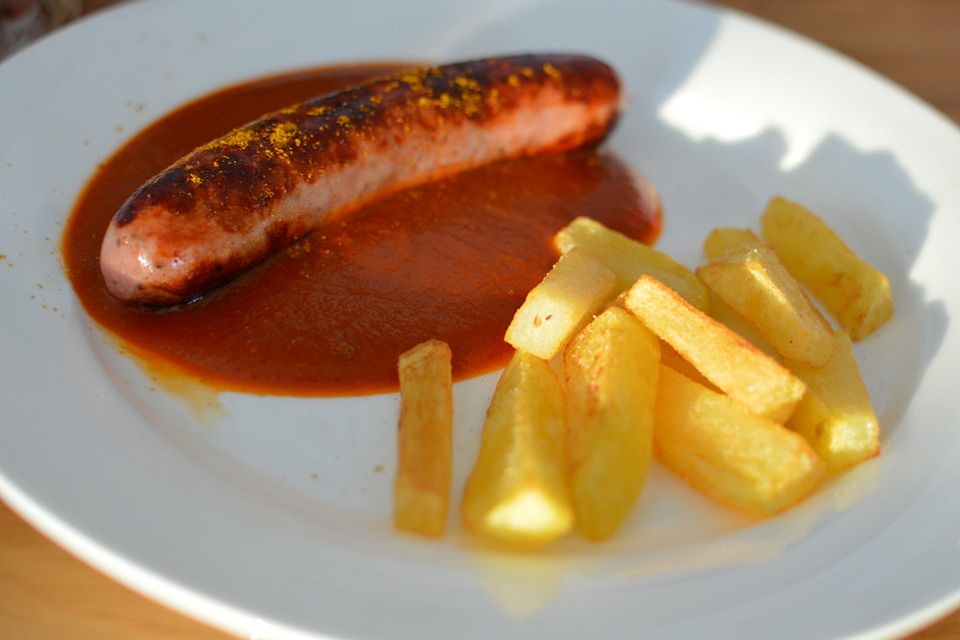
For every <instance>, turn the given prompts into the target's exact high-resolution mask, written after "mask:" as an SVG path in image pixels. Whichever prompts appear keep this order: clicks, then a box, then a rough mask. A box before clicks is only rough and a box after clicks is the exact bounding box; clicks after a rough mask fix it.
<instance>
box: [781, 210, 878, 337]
mask: <svg viewBox="0 0 960 640" xmlns="http://www.w3.org/2000/svg"><path fill="white" fill-rule="evenodd" d="M762 224H763V237H764V239H765V240H766V241H767V243H768V244H769V245H770V246H771V247H773V249H774V250H775V251H776V252H777V255H779V256H780V260H781V261H782V262H783V264H784V265H786V267H787V269H789V270H790V273H792V274H793V275H794V277H795V278H796V279H797V280H799V281H800V282H802V283H803V284H804V285H806V286H807V288H809V289H810V290H811V291H812V292H813V295H815V296H816V297H817V298H818V299H819V300H820V301H821V302H822V303H823V304H824V306H826V307H827V309H829V310H830V312H831V313H833V314H834V315H835V316H836V317H837V320H838V321H839V322H840V326H841V327H843V328H844V329H845V330H846V331H847V332H848V333H849V334H850V337H851V338H853V339H854V340H862V339H863V338H865V337H867V336H868V335H870V334H871V333H873V331H874V330H875V329H876V328H877V327H879V326H880V325H882V324H883V323H884V322H886V321H887V320H888V319H889V318H890V316H891V315H893V297H892V294H891V293H890V282H889V281H888V280H887V277H886V276H885V275H883V274H882V273H881V272H879V271H877V270H876V269H875V268H873V267H872V266H871V265H869V264H867V263H866V262H865V261H864V260H862V259H861V258H860V257H859V256H858V255H857V254H856V253H854V252H853V250H851V249H850V247H848V246H847V245H846V243H845V242H844V241H843V240H842V239H841V238H840V236H838V235H837V234H836V233H835V232H834V231H833V230H832V229H831V228H830V227H828V226H827V224H826V223H825V222H824V221H823V220H821V219H820V218H818V217H817V216H816V215H814V214H813V213H811V212H810V211H808V210H807V209H805V208H803V207H802V206H800V205H799V204H796V203H794V202H790V201H788V200H784V199H783V198H774V199H772V200H771V201H770V204H768V205H767V210H766V211H765V212H764V214H763V220H762Z"/></svg>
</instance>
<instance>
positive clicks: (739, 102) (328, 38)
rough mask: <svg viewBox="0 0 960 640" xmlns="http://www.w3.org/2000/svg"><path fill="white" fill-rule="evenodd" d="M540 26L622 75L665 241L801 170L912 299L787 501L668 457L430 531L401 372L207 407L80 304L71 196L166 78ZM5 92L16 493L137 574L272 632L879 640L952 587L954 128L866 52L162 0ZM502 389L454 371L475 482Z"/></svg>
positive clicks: (158, 98)
mask: <svg viewBox="0 0 960 640" xmlns="http://www.w3.org/2000/svg"><path fill="white" fill-rule="evenodd" d="M543 49H554V50H566V49H570V50H581V51H588V52H592V53H594V54H596V55H598V56H601V57H603V58H606V59H608V60H610V61H611V62H613V63H614V65H615V66H616V67H617V68H618V69H619V70H620V72H621V74H622V76H623V79H624V81H625V85H626V87H627V90H628V92H629V95H630V104H629V110H628V111H627V114H626V116H625V117H624V119H623V121H622V124H621V126H620V127H619V128H618V130H617V131H616V133H615V134H614V136H613V137H612V139H611V141H610V143H609V144H610V145H611V146H612V147H613V148H614V149H615V150H616V151H617V152H618V153H619V154H620V155H622V156H623V157H624V158H625V159H626V160H627V161H628V162H630V163H631V164H632V165H633V166H635V167H636V168H637V169H639V170H641V171H642V172H644V173H645V174H646V175H647V176H648V177H649V178H650V179H651V180H652V181H653V182H654V183H655V184H656V185H657V186H658V187H659V189H660V190H661V192H662V195H663V199H664V203H665V207H666V226H665V230H664V234H663V238H662V242H661V246H662V247H663V248H664V249H666V250H668V251H670V252H672V253H673V254H674V255H676V256H678V257H679V258H680V259H682V260H684V261H685V262H687V263H688V264H694V263H696V261H697V260H698V251H699V242H700V240H701V238H702V237H703V234H704V232H705V230H706V229H707V228H708V226H711V225H719V224H737V225H754V226H755V225H756V222H757V217H758V215H759V212H760V210H761V208H762V205H763V204H764V202H765V200H766V199H767V198H768V197H769V196H770V195H772V194H784V195H787V196H788V197H792V198H794V199H797V200H800V201H802V202H804V203H806V204H808V205H809V206H810V207H812V208H813V209H815V210H817V211H819V212H821V213H822V214H823V215H824V216H825V217H826V218H827V219H828V220H829V221H830V222H831V223H832V224H833V225H835V227H836V228H837V229H838V230H839V231H840V232H841V233H842V234H843V235H844V237H846V238H847V239H848V240H849V242H850V244H852V245H853V246H854V247H855V248H856V249H857V250H859V251H860V252H862V253H863V254H864V255H866V256H867V257H868V258H869V259H870V260H872V261H873V262H875V263H876V264H877V265H878V266H879V267H880V268H881V269H883V270H884V271H885V272H887V273H888V274H890V276H891V283H892V286H893V291H894V296H895V299H896V304H897V314H896V317H895V318H894V320H893V321H892V322H891V323H889V324H888V325H887V326H885V327H884V328H883V329H882V330H881V331H880V332H879V333H878V334H876V335H875V336H874V337H872V338H870V339H869V340H867V341H866V342H864V343H862V344H860V345H858V347H857V354H858V358H859V360H860V362H861V366H862V367H863V369H864V372H865V376H866V380H867V383H868V386H869V389H870V392H871V394H872V396H873V399H874V401H875V404H876V408H877V411H878V413H879V415H880V419H881V423H882V425H883V448H884V452H883V455H882V457H881V458H879V459H877V460H875V461H871V462H870V463H867V464H865V465H862V466H861V467H859V468H857V469H856V470H855V471H853V472H852V473H850V474H848V475H846V476H844V477H843V478H841V479H840V480H839V481H838V482H836V483H834V484H832V485H830V486H828V487H825V488H824V489H823V490H821V491H820V492H819V493H818V494H817V495H816V496H815V497H814V498H813V499H811V500H809V501H807V502H806V503H804V504H802V505H801V506H799V507H798V508H795V509H793V510H791V511H790V512H788V513H787V514H785V515H783V516H781V517H778V518H776V519H773V520H769V521H766V522H759V523H756V522H755V523H751V522H747V521H744V520H743V519H742V518H739V517H738V516H735V515H733V514H730V513H728V512H726V511H724V510H722V509H719V508H716V507H714V506H712V505H710V504H709V503H707V502H706V501H704V500H703V499H701V498H699V497H697V496H696V495H694V494H693V493H692V492H691V491H689V490H688V489H687V488H686V487H684V486H683V485H681V484H680V483H679V482H677V481H676V480H674V479H672V478H671V477H670V476H669V475H667V474H665V473H663V472H660V471H656V472H655V473H654V475H653V477H652V479H651V482H650V485H649V488H648V491H647V492H646V494H645V496H644V497H643V499H642V501H641V503H640V505H639V506H638V508H637V509H636V513H635V515H634V516H633V517H632V518H631V521H630V522H629V523H628V525H627V527H626V529H625V530H624V531H623V532H622V534H620V535H619V536H617V537H616V538H615V539H613V540H611V541H610V542H609V543H606V544H603V545H598V546H591V545H588V544H586V543H583V542H579V541H577V540H575V539H571V540H568V541H565V542H563V543H562V544H559V545H558V546H557V547H555V548H551V549H550V550H547V551H545V552H543V553H539V554H530V555H510V554H500V553H496V552H492V551H488V550H480V549H476V548H472V547H468V546H466V545H465V544H464V536H463V533H462V531H461V530H460V527H459V524H458V523H457V520H456V518H455V516H454V515H451V528H452V532H451V534H450V535H448V537H447V538H446V539H445V540H444V541H442V542H439V543H428V542H422V541H420V540H417V539H412V538H407V537H403V536H400V535H396V534H394V533H393V532H392V531H391V528H390V506H389V504H390V503H389V497H390V484H391V480H392V471H393V466H392V460H393V457H394V441H393V439H394V433H393V430H394V421H395V417H396V411H397V398H396V397H395V396H393V395H386V396H374V397H368V398H361V399H332V400H323V399H284V398H262V397H248V396H242V395H225V396H223V397H222V398H221V402H222V405H223V410H222V412H221V413H220V414H219V415H218V416H217V415H213V416H211V415H206V417H202V416H200V417H198V414H196V413H195V412H194V411H192V410H191V408H190V407H188V406H187V405H186V404H185V403H183V402H182V401H181V400H180V399H179V398H178V397H177V396H173V395H168V394H166V393H164V392H156V391H151V382H150V380H149V379H148V377H147V376H146V375H145V374H144V373H143V372H141V371H140V370H139V369H138V368H137V367H136V366H135V365H133V364H131V362H130V361H128V360H127V359H126V358H125V357H124V356H122V355H119V354H118V353H117V351H116V349H115V348H114V347H113V346H112V345H111V344H110V342H109V341H108V340H106V339H105V338H104V337H103V336H102V335H101V333H100V332H99V331H98V330H97V329H95V328H93V327H91V326H90V322H89V321H88V319H87V318H86V317H85V315H84V313H83V312H82V311H81V310H80V308H79V306H78V303H77V302H76V299H75V297H74V295H73V294H72V292H71V289H70V286H69V284H68V283H67V282H66V280H65V279H64V276H63V274H62V272H61V268H60V262H59V258H58V239H59V236H60V234H61V231H62V225H63V221H64V218H65V216H66V215H67V213H68V212H69V210H70V207H71V204H72V202H73V200H74V198H75V197H76V195H77V192H78V190H79V189H80V188H81V187H82V185H83V184H84V182H85V180H86V179H87V178H88V177H89V176H90V174H91V173H92V172H93V171H94V169H95V167H96V166H97V163H98V162H99V161H101V160H102V159H104V158H105V157H107V156H108V155H109V154H110V153H111V152H112V151H113V150H114V149H115V148H116V147H117V146H118V145H120V144H121V143H122V142H123V141H124V140H125V139H126V138H127V137H128V136H129V135H131V133H133V132H134V131H136V130H138V129H140V128H141V127H143V126H145V125H146V124H147V123H149V122H151V121H152V120H154V119H155V118H157V117H158V116H160V115H161V114H163V113H165V112H167V111H168V110H170V109H171V108H173V107H175V106H176V105H178V104H180V103H182V102H184V101H185V100H188V99H190V98H193V97H195V96H198V95H201V94H203V93H204V92H207V91H209V90H210V89H213V88H215V87H218V86H222V85H225V84H229V83H232V82H235V81H239V80H242V79H245V78H252V77H256V76H259V75H262V74H266V73H270V72H274V71H278V70H283V69H291V68H297V67H304V66H310V65H317V64H325V63H332V62H337V61H352V60H361V59H373V60H383V59H391V58H402V59H410V58H424V59H437V60H449V59H456V58H464V57H471V56H475V55H480V54H494V53H498V52H507V51H518V50H543ZM0 114H2V118H0V141H2V143H0V254H5V256H6V257H5V258H4V259H3V260H2V264H0V295H2V305H3V306H2V309H3V312H2V315H0V328H2V332H0V347H2V348H0V361H2V363H3V367H2V371H0V402H2V413H0V416H2V418H0V419H2V421H3V424H2V428H0V495H2V496H3V498H4V499H5V500H7V501H8V502H9V503H10V504H11V505H13V507H14V508H15V509H17V510H18V511H19V512H20V513H22V514H23V515H24V516H25V517H26V518H27V519H28V520H30V521H31V522H32V523H33V524H34V525H36V526H37V527H39V528H40V529H41V530H43V531H44V532H46V533H47V534H48V535H50V536H51V537H53V538H54V539H55V540H57V541H58V542H59V543H60V544H62V545H63V546H65V547H67V548H68V549H70V550H71V551H73V552H74V553H77V554H78V555H80V556H81V557H83V558H85V559H86V560H88V561H90V562H91V563H93V564H94V565H96V566H97V567H99V568H100V569H102V570H104V571H105V572H107V573H108V574H110V575H112V576H114V577H116V578H117V579H119V580H121V581H122V582H124V583H126V584H128V585H130V586H132V587H133V588H135V589H138V590H140V591H142V592H144V593H146V594H148V595H150V596H152V597H154V598H156V599H158V600H160V601H161V602H164V603H166V604H168V605H170V606H172V607H175V608H177V609H180V610H182V611H184V612H186V613H188V614H190V615H193V616H196V617H197V618H200V619H202V620H205V621H207V622H210V623H212V624H215V625H218V626H220V627H223V628H225V629H228V630H231V631H233V632H236V633H238V634H241V635H245V636H249V637H258V638H260V637H269V638H307V637H311V638H312V637H337V638H363V639H368V638H392V639H397V640H403V639H406V638H427V637H430V638H434V637H436V638H448V637H456V638H492V637H496V638H501V639H504V640H506V639H508V638H591V639H599V638H619V637H637V636H640V635H643V636H644V637H650V638H680V637H686V638H692V637H704V636H707V635H708V634H709V635H710V636H712V637H716V638H733V637H741V636H742V635H751V636H754V637H777V638H782V639H788V638H804V639H809V638H835V637H843V636H851V637H862V638H866V637H880V636H888V635H896V634H900V633H904V632H906V631H908V630H911V629H914V628H916V627H917V626H919V625H921V624H923V623H925V622H928V621H930V620H931V619H932V618H933V617H935V616H937V615H940V614H943V613H945V612H946V611H947V610H948V609H949V608H950V607H952V606H955V604H956V603H957V602H958V600H960V591H958V589H960V510H958V509H956V506H955V505H956V487H957V486H960V465H957V464H956V463H955V461H956V460H957V459H958V456H960V450H958V449H960V447H958V444H960V428H958V427H960V424H958V420H957V402H956V398H955V396H956V394H955V392H954V388H955V386H956V379H957V377H958V376H960V362H958V355H960V348H958V344H957V342H958V337H960V336H958V331H957V327H956V326H955V325H954V324H953V323H954V322H955V321H956V319H957V318H958V317H960V315H958V304H960V291H958V289H957V286H956V284H955V282H956V280H955V278H956V274H957V273H960V258H958V254H960V252H958V251H957V250H956V249H955V243H956V240H957V239H958V238H960V216H958V212H960V179H958V175H957V166H960V135H958V132H957V130H956V129H955V128H954V127H953V126H952V125H951V124H950V123H948V122H947V121H946V120H945V119H944V118H942V117H941V116H939V115H937V114H936V113H934V112H933V111H931V110H930V109H929V108H927V107H926V106H924V105H923V104H921V103H920V102H918V101H917V100H915V99H914V98H912V97H910V96H909V95H906V94H905V93H904V92H903V91H901V90H899V89H897V88H896V87H894V86H892V85H891V84H889V83H888V82H886V81H884V80H883V79H881V78H878V77H876V76H875V75H873V74H871V73H869V72H867V71H865V70H863V69H861V68H858V67H856V66H855V65H853V64H851V63H850V62H848V61H846V60H843V59H840V58H839V57H837V56H836V55H834V54H831V53H830V52H827V51H825V50H823V49H821V48H819V47H817V46H815V45H812V44H810V43H808V42H805V41H802V40H800V39H798V38H796V37H794V36H790V35H788V34H786V33H783V32H781V31H778V30H776V29H773V28H770V27H768V26H765V25H762V24H759V23H757V22H755V21H753V20H750V19H746V18H744V17H742V16H738V15H735V14H731V13H726V12H720V11H716V10H714V9H709V8H705V7H700V6H695V5H688V4H674V3H667V2H662V1H652V0H648V1H637V2H616V1H613V0H601V1H594V2H589V3H588V2H586V1H583V2H578V1H571V0H557V1H544V2H536V1H529V2H525V1H522V0H517V1H512V0H510V1H507V0H493V1H485V2H483V3H475V2H466V1H464V2H440V1H439V0H416V1H415V2H408V3H405V4H403V6H400V3H379V2H375V1H374V0H369V1H362V2H359V1H354V2H349V3H346V2H335V3H334V2H313V1H310V0H295V1H294V0H289V1H287V2H284V3H270V2H263V1H262V0H230V1H228V0H220V1H217V2H214V1H208V2H193V1H191V0H168V1H166V2H143V3H136V4H133V5H128V6H125V7H122V8H119V9H116V10H112V11H107V12H105V13H102V14H98V15H97V16H96V17H94V18H93V19H90V20H86V21H83V22H80V23H78V24H76V25H75V26H72V27H70V28H69V29H66V30H64V31H62V32H60V33H57V34H55V35H53V36H52V37H50V38H48V39H46V40H45V41H43V42H41V43H39V44H38V45H36V46H33V47H31V48H29V49H28V50H26V51H24V52H22V53H20V54H19V55H17V56H15V57H14V58H12V59H10V60H8V61H6V62H4V63H3V64H2V65H0ZM491 386H492V378H491V377H486V378H481V379H476V380H472V381H469V382H465V383H461V384H458V385H457V388H456V402H457V405H456V406H457V425H456V428H457V442H456V451H455V465H456V473H455V485H454V495H456V496H459V493H460V491H461V488H462V482H463V478H464V476H465V474H466V472H467V469H468V467H469V465H470V463H471V462H472V457H473V455H474V453H475V450H476V443H477V437H478V434H479V425H480V423H481V420H482V414H483V410H484V406H485V404H486V402H487V400H488V398H489V394H490V391H491ZM377 465H382V466H383V470H382V471H381V472H379V473H378V472H377V471H375V467H376V466H377ZM454 511H455V510H454Z"/></svg>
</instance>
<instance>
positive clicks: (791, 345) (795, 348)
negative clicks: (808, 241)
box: [697, 245, 834, 367]
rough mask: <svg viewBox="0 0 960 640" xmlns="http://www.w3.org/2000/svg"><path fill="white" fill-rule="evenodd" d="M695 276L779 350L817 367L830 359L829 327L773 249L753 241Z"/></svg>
mask: <svg viewBox="0 0 960 640" xmlns="http://www.w3.org/2000/svg"><path fill="white" fill-rule="evenodd" d="M697 275H698V276H700V279H701V280H703V281H704V282H705V283H707V286H708V287H710V289H711V290H713V292H714V293H716V294H717V295H718V296H720V298H721V299H722V300H723V301H724V302H726V303H727V304H728V305H729V306H730V307H732V308H733V309H734V310H736V311H737V313H739V314H740V315H741V316H743V317H744V318H745V319H746V320H747V321H748V322H750V324H752V325H753V326H754V327H756V329H757V331H759V332H760V334H761V335H762V336H763V337H764V338H765V339H766V340H767V342H769V343H770V344H771V345H772V346H773V348H774V349H776V350H777V352H778V353H780V355H782V356H784V357H785V358H791V359H794V360H799V361H801V362H806V363H808V364H810V365H813V366H815V367H822V366H823V365H825V364H826V363H827V362H828V361H829V360H830V356H832V355H833V348H834V340H833V332H832V331H831V329H830V326H829V325H828V324H827V321H826V320H824V318H823V316H822V315H820V312H819V311H817V309H816V307H814V306H813V304H812V303H811V302H810V300H809V299H808V298H807V295H806V294H805V293H804V292H803V289H802V288H801V287H800V285H799V284H798V283H797V281H796V280H794V279H793V276H791V275H790V273H789V272H788V271H787V269H786V267H784V266H783V264H781V262H780V260H779V259H777V254H776V253H774V252H773V249H770V248H769V247H764V246H760V245H755V246H753V247H749V248H746V249H739V250H735V251H732V252H729V253H727V254H725V255H724V257H722V258H720V259H718V260H717V261H715V262H711V263H709V264H706V265H704V266H702V267H700V268H699V269H697Z"/></svg>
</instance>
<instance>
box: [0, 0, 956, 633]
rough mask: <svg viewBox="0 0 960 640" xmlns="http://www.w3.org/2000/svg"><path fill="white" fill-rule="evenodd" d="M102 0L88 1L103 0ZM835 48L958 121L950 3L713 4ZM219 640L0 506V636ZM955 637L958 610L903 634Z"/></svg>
mask: <svg viewBox="0 0 960 640" xmlns="http://www.w3.org/2000/svg"><path fill="white" fill-rule="evenodd" d="M109 2H110V0H90V2H89V3H88V5H95V6H99V5H104V4H108V3H109ZM718 4H723V5H727V6H730V7H734V8H737V9H740V10H742V11H745V12H748V13H752V14H754V15H757V16H760V17H762V18H766V19H768V20H770V21H772V22H775V23H778V24H780V25H783V26H785V27H787V28H789V29H792V30H794V31H797V32H800V33H802V34H804V35H807V36H809V37H811V38H813V39H815V40H819V41H820V42H823V43H824V44H826V45H828V46H830V47H833V48H834V49H837V50H839V51H841V52H843V53H845V54H847V55H849V56H851V57H852V58H855V59H857V60H859V61H860V62H862V63H864V64H866V65H867V66H870V67H872V68H874V69H876V70H877V71H879V72H880V73H882V74H884V75H886V76H888V77H890V78H892V79H893V80H894V81H896V82H898V83H900V84H901V85H903V86H904V87H906V88H907V89H909V90H910V91H912V92H914V93H916V94H917V95H919V96H920V97H921V98H923V99H924V100H926V101H927V102H929V103H930V104H932V105H933V106H934V107H936V108H937V109H939V110H940V111H941V112H943V113H945V114H946V115H947V116H948V117H950V118H952V119H953V120H954V122H960V82H958V79H960V2H958V1H957V0H924V1H923V2H919V1H918V0H720V1H719V2H718ZM227 637H228V636H226V635H224V634H223V633H220V632H218V631H216V630H213V629H211V628H209V627H206V626H204V625H201V624H199V623H197V622H194V621H193V620H190V619H188V618H185V617H183V616H181V615H179V614H177V613H174V612H172V611H170V610H168V609H165V608H163V607H162V606H160V605H157V604H155V603H153V602H152V601H150V600H147V599H145V598H143V597H142V596H139V595H137V594H136V593H134V592H132V591H130V590H129V589H127V588H125V587H123V586H120V585H119V584H118V583H116V582H113V581H112V580H110V579H109V578H106V577H104V576H103V575H101V574H100V573H98V572H97V571H95V570H93V569H91V568H89V567H88V566H87V565H85V564H84V563H82V562H81V561H79V560H76V559H75V558H73V557H72V556H70V555H69V554H68V553H66V552H65V551H63V550H61V549H60V548H59V547H57V546H56V545H54V544H52V543H51V542H49V541H48V540H47V539H46V538H44V537H43V536H42V535H41V534H39V533H37V532H36V531H34V530H33V529H32V528H31V527H30V526H29V525H27V524H26V523H25V522H24V521H23V520H21V519H20V518H19V517H18V516H17V515H16V514H14V513H13V512H12V511H10V510H9V509H8V508H7V507H6V506H4V505H3V504H2V503H0V640H14V639H16V640H32V639H34V638H36V639H40V638H59V639H61V640H77V639H84V638H97V639H98V640H111V639H113V638H117V639H120V638H123V639H128V638H138V639H140V640H152V639H160V638H163V639H165V640H169V639H174V640H175V639H181V638H182V639H186V638H189V639H195V640H213V639H224V638H227ZM947 638H951V639H960V611H957V612H955V613H953V614H952V615H950V616H948V617H947V618H945V619H943V620H941V621H940V622H938V623H937V624H934V625H933V626H931V627H929V628H927V629H924V630H923V631H921V632H919V633H917V634H915V635H914V636H911V640H944V639H947Z"/></svg>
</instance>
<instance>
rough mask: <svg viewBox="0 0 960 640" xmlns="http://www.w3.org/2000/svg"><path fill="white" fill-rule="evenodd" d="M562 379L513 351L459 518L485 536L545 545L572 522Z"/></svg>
mask: <svg viewBox="0 0 960 640" xmlns="http://www.w3.org/2000/svg"><path fill="white" fill-rule="evenodd" d="M564 441H565V434H564V422H563V399H562V390H561V387H560V381H559V379H558V378H557V375H556V374H555V373H554V372H553V369H551V368H550V365H549V364H547V363H546V362H545V361H543V360H541V359H539V358H537V357H536V356H533V355H531V354H529V353H525V352H523V351H517V352H516V354H514V356H513V359H512V360H511V361H510V363H509V364H508V365H507V368H506V369H504V371H503V374H502V375H501V377H500V381H499V382H498V383H497V388H496V391H495V392H494V394H493V399H492V400H491V401H490V408H489V409H488V410H487V419H486V422H485V423H484V426H483V436H482V438H481V442H480V454H479V456H478V457H477V461H476V464H475V465H474V467H473V470H472V472H471V474H470V477H469V478H468V480H467V485H466V488H465V490H464V495H463V503H462V505H461V515H462V517H463V521H464V522H465V523H466V525H467V526H469V527H470V528H471V529H473V530H474V531H476V532H477V533H479V534H480V535H482V536H485V537H489V538H494V539H499V540H503V541H507V542H513V543H519V544H531V545H532V544H543V543H547V542H550V541H551V540H553V539H555V538H557V537H558V536H560V535H563V534H564V533H566V532H567V531H569V530H570V528H571V527H572V526H573V508H572V506H571V503H570V494H569V490H568V488H567V472H566V468H567V467H566V454H565V443H564Z"/></svg>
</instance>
